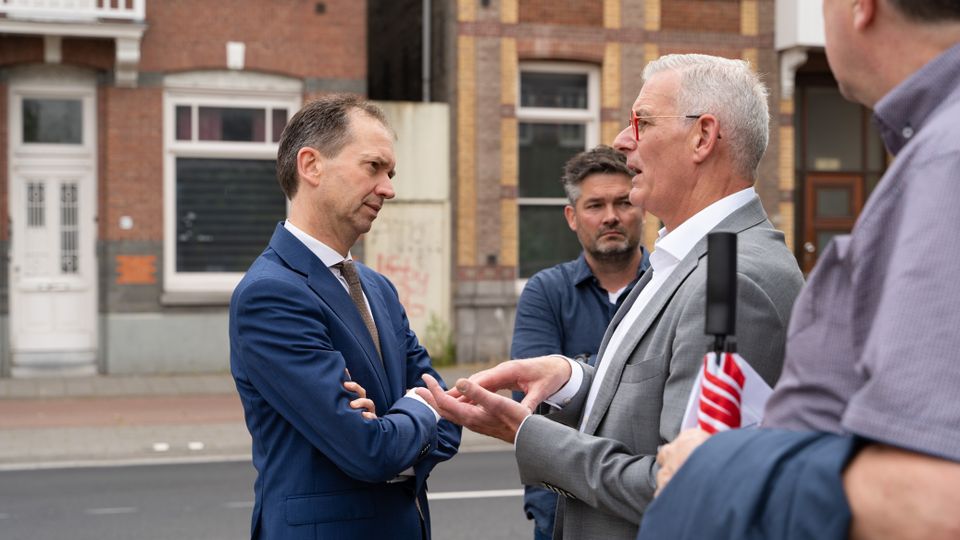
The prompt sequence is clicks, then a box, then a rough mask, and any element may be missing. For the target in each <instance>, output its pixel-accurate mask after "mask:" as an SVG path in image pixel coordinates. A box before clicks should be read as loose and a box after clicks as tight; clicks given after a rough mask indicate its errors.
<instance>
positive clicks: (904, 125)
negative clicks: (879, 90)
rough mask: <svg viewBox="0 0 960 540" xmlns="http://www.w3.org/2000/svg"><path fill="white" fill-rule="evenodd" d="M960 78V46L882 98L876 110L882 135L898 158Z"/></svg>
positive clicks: (955, 86)
mask: <svg viewBox="0 0 960 540" xmlns="http://www.w3.org/2000/svg"><path fill="white" fill-rule="evenodd" d="M958 79H960V44H957V45H954V46H953V47H951V48H949V49H947V50H946V51H944V52H943V53H941V54H940V55H939V56H937V57H936V58H934V59H933V60H931V61H929V62H927V64H926V65H925V66H923V67H922V68H920V69H919V70H917V71H916V72H915V73H914V74H913V75H910V76H909V77H907V79H906V80H904V81H903V82H901V83H900V84H898V85H897V86H896V87H894V89H893V90H891V91H890V92H888V93H887V95H885V96H883V97H882V98H881V99H880V101H878V102H877V105H876V107H875V109H874V118H876V120H877V125H878V127H879V130H880V136H881V137H883V142H884V143H885V144H886V146H887V148H888V149H889V150H890V152H891V153H893V154H894V155H896V154H897V153H899V152H900V150H901V149H903V147H904V146H906V145H907V142H909V141H910V139H911V138H913V137H914V136H915V135H916V133H917V132H918V131H920V129H921V128H922V127H923V125H924V124H925V123H926V121H927V119H928V118H930V117H931V115H932V113H933V112H934V111H935V110H936V109H937V108H938V107H940V105H942V104H943V103H945V102H947V101H949V100H948V98H949V97H950V94H952V93H953V92H956V89H957V80H958Z"/></svg>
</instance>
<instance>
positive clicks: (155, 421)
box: [0, 365, 510, 470]
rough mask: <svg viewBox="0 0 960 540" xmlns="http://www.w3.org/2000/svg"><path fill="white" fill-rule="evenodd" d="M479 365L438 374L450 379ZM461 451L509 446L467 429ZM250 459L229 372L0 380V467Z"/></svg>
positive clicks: (479, 367) (248, 436)
mask: <svg viewBox="0 0 960 540" xmlns="http://www.w3.org/2000/svg"><path fill="white" fill-rule="evenodd" d="M483 367H484V366H480V365H478V366H473V365H469V366H455V367H452V368H441V369H439V370H438V371H440V374H441V375H442V376H443V378H444V380H445V381H447V382H450V383H452V382H453V381H455V380H456V379H457V378H459V377H463V376H467V375H469V374H470V373H473V372H474V371H477V370H479V369H482V368H483ZM460 449H461V451H464V452H470V451H490V450H509V449H510V445H508V444H506V443H503V442H502V441H498V440H495V439H491V438H489V437H485V436H483V435H477V434H476V433H473V432H469V431H467V430H464V435H463V442H462V444H461V447H460ZM249 459H250V435H249V433H248V432H247V428H246V426H245V425H244V422H243V409H242V407H241V406H240V400H239V398H238V397H237V392H236V387H235V386H234V383H233V379H232V378H231V377H230V375H229V374H221V375H171V376H159V375H158V376H96V377H83V378H46V379H0V470H13V469H29V468H40V467H43V468H46V467H68V466H91V465H111V464H116V463H151V462H168V461H219V460H249Z"/></svg>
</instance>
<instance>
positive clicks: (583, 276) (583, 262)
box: [573, 246, 650, 287]
mask: <svg viewBox="0 0 960 540" xmlns="http://www.w3.org/2000/svg"><path fill="white" fill-rule="evenodd" d="M640 253H642V254H643V256H642V258H641V259H640V266H639V267H638V268H637V276H636V277H635V278H634V279H633V281H634V282H635V281H637V279H639V278H640V276H641V275H643V272H644V271H645V270H646V269H647V268H648V267H649V266H650V253H649V252H647V250H646V248H644V247H643V246H640ZM593 277H594V276H593V271H592V270H590V265H588V264H587V258H586V255H584V254H583V252H582V251H581V252H580V256H579V257H577V261H576V263H575V266H574V271H573V283H574V285H576V286H577V287H579V286H580V285H583V284H584V283H585V282H587V281H589V280H591V279H593Z"/></svg>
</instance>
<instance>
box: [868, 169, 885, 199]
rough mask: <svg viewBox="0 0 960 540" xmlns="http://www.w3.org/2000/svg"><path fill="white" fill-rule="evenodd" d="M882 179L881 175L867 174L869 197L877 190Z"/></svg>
mask: <svg viewBox="0 0 960 540" xmlns="http://www.w3.org/2000/svg"><path fill="white" fill-rule="evenodd" d="M880 178H882V175H881V174H880V173H867V197H869V196H870V194H871V193H873V190H874V189H876V188H877V184H879V183H880Z"/></svg>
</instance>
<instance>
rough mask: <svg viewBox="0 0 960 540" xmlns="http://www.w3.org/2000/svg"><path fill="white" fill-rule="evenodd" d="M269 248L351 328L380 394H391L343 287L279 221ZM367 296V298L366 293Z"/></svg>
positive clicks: (379, 363)
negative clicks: (298, 274) (305, 280)
mask: <svg viewBox="0 0 960 540" xmlns="http://www.w3.org/2000/svg"><path fill="white" fill-rule="evenodd" d="M270 247H271V248H273V250H274V251H276V252H277V255H279V256H280V258H281V259H283V260H284V262H286V263H287V265H289V266H290V268H292V269H294V270H296V271H297V272H300V273H301V274H303V275H305V276H306V277H307V285H308V286H309V287H310V288H311V289H312V290H313V292H315V293H316V294H317V296H318V297H319V298H320V300H321V301H322V302H324V303H325V304H327V306H328V307H329V308H330V310H331V311H332V312H333V314H334V315H335V316H336V317H337V318H338V319H340V321H341V322H342V323H343V324H344V326H346V327H347V328H348V329H349V330H350V333H351V334H352V335H353V337H354V339H355V340H356V341H357V344H358V345H359V346H360V348H362V349H363V352H364V354H365V356H366V358H367V361H368V362H369V363H370V369H371V371H373V372H374V373H376V374H377V379H378V381H379V383H380V389H381V391H382V392H383V395H390V394H388V393H387V391H388V387H389V384H387V381H386V376H387V374H386V373H385V372H384V369H383V364H382V363H381V362H380V358H379V357H378V355H377V349H376V348H375V347H374V345H373V339H372V338H371V337H370V332H369V331H368V330H367V326H366V325H365V324H364V323H363V319H362V318H361V317H360V313H359V312H358V311H357V307H356V306H355V305H353V300H351V299H350V294H349V293H347V291H346V290H345V289H344V288H343V285H342V284H341V283H340V281H339V280H338V279H337V278H336V276H334V275H333V273H332V272H331V271H330V269H329V268H327V267H326V266H324V264H323V263H322V262H321V261H320V259H318V258H317V256H316V255H314V254H313V253H312V252H311V251H310V250H309V249H307V247H306V246H304V245H303V243H302V242H300V241H299V240H297V238H296V237H295V236H293V235H292V234H290V231H288V230H286V229H285V228H284V227H283V224H282V223H281V224H280V225H279V226H277V230H276V231H275V232H274V234H273V238H271V239H270ZM364 289H366V286H364ZM367 298H368V300H369V299H370V295H369V294H368V295H367ZM371 303H372V302H371ZM373 312H374V315H376V312H377V310H376V309H374V310H373ZM378 328H379V325H378ZM367 390H368V391H369V390H370V389H369V388H368V389H367Z"/></svg>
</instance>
